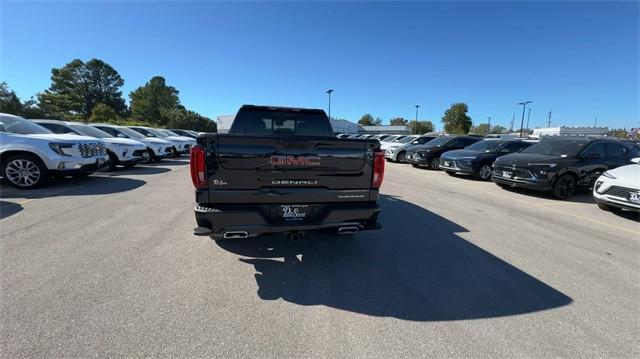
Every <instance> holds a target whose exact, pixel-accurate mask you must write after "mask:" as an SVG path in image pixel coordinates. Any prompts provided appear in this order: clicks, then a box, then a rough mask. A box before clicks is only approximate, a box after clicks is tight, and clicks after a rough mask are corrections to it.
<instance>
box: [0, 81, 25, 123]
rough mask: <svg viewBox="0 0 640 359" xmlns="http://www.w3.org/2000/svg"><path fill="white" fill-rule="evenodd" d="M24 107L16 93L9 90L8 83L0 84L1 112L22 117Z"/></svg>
mask: <svg viewBox="0 0 640 359" xmlns="http://www.w3.org/2000/svg"><path fill="white" fill-rule="evenodd" d="M22 110H23V105H22V102H21V101H20V98H19V97H18V95H16V93H15V92H14V91H12V90H10V89H9V85H7V83H6V82H0V112H4V113H9V114H12V115H18V116H20V115H22Z"/></svg>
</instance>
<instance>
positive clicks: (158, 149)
mask: <svg viewBox="0 0 640 359" xmlns="http://www.w3.org/2000/svg"><path fill="white" fill-rule="evenodd" d="M89 126H91V127H95V128H97V129H99V130H102V131H104V132H106V133H108V134H110V135H111V136H113V137H117V138H130V139H132V140H136V141H139V142H142V143H143V144H145V145H146V146H147V153H148V154H149V159H150V160H151V161H154V162H157V161H160V160H161V159H162V158H164V157H167V156H169V155H171V154H172V149H173V142H169V141H165V140H162V139H159V138H152V137H147V136H144V135H142V134H140V133H139V132H136V131H134V130H132V129H130V128H129V127H125V126H117V125H111V124H106V123H92V124H89Z"/></svg>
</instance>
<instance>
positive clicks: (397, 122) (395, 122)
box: [389, 117, 409, 126]
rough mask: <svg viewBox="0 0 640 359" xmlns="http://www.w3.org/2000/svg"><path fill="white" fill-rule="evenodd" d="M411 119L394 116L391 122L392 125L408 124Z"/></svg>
mask: <svg viewBox="0 0 640 359" xmlns="http://www.w3.org/2000/svg"><path fill="white" fill-rule="evenodd" d="M407 123H409V121H407V120H405V119H404V118H403V117H394V118H392V119H391V120H389V124H390V125H391V126H406V125H407Z"/></svg>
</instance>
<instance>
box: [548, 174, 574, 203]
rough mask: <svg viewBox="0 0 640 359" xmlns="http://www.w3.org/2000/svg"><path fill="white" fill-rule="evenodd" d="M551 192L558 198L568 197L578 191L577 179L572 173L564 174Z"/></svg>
mask: <svg viewBox="0 0 640 359" xmlns="http://www.w3.org/2000/svg"><path fill="white" fill-rule="evenodd" d="M551 193H552V194H553V196H554V197H555V198H557V199H567V198H569V197H571V196H573V194H574V193H576V179H575V177H573V176H572V175H570V174H566V175H562V176H560V178H558V179H557V180H556V182H555V183H554V184H553V188H552V189H551Z"/></svg>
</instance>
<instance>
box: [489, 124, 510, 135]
mask: <svg viewBox="0 0 640 359" xmlns="http://www.w3.org/2000/svg"><path fill="white" fill-rule="evenodd" d="M491 133H498V134H500V133H507V128H506V127H503V126H500V125H495V126H493V127H492V128H491Z"/></svg>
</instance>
